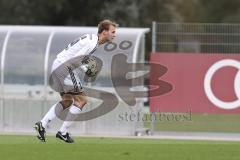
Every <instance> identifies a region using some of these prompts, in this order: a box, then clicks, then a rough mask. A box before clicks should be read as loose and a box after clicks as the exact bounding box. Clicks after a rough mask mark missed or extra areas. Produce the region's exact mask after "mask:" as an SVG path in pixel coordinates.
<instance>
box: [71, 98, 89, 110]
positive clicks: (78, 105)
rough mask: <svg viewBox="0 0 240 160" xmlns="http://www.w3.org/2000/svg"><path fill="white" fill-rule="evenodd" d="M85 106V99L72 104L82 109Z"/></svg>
mask: <svg viewBox="0 0 240 160" xmlns="http://www.w3.org/2000/svg"><path fill="white" fill-rule="evenodd" d="M86 104H87V99H85V98H84V99H81V100H77V101H75V102H74V105H76V106H77V107H80V108H81V107H83V106H85V105H86Z"/></svg>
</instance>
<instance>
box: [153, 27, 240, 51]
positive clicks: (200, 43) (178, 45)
mask: <svg viewBox="0 0 240 160" xmlns="http://www.w3.org/2000/svg"><path fill="white" fill-rule="evenodd" d="M152 51H153V52H179V53H181V52H182V53H221V54H231V53H233V54H235V53H240V25H239V24H217V23H215V24H214V23H159V22H153V28H152Z"/></svg>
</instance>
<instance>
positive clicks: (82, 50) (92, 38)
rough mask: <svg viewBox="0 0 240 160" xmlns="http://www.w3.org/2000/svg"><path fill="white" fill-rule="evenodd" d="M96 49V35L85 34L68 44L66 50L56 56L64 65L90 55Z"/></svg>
mask: <svg viewBox="0 0 240 160" xmlns="http://www.w3.org/2000/svg"><path fill="white" fill-rule="evenodd" d="M97 47H98V36H97V35H96V34H85V35H83V36H81V37H79V38H78V39H76V40H75V41H73V42H72V43H70V44H69V45H68V46H67V48H65V49H64V50H63V51H62V52H61V53H59V54H58V55H57V59H58V61H60V62H61V63H64V62H66V61H67V60H69V59H71V58H74V57H77V56H83V55H89V54H92V53H93V52H94V51H95V50H96V49H97Z"/></svg>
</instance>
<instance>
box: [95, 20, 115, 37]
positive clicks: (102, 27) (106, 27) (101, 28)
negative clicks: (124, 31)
mask: <svg viewBox="0 0 240 160" xmlns="http://www.w3.org/2000/svg"><path fill="white" fill-rule="evenodd" d="M111 25H112V26H114V27H118V24H117V23H115V22H113V21H111V20H109V19H105V20H103V21H101V22H99V24H98V34H100V33H102V32H103V31H104V30H109V26H111Z"/></svg>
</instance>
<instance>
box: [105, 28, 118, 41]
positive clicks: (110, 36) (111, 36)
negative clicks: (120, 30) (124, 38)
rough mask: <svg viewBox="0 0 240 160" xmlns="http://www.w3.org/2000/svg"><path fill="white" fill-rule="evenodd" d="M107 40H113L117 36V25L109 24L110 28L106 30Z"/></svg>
mask: <svg viewBox="0 0 240 160" xmlns="http://www.w3.org/2000/svg"><path fill="white" fill-rule="evenodd" d="M105 35H106V41H107V42H111V41H112V40H113V39H114V38H115V37H116V27H114V26H112V25H111V26H109V30H108V31H106V34H105Z"/></svg>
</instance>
